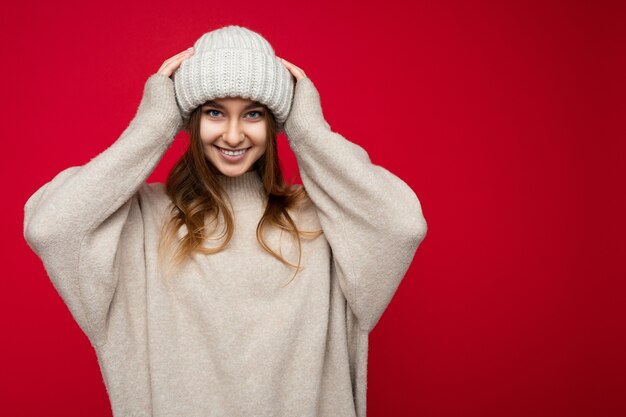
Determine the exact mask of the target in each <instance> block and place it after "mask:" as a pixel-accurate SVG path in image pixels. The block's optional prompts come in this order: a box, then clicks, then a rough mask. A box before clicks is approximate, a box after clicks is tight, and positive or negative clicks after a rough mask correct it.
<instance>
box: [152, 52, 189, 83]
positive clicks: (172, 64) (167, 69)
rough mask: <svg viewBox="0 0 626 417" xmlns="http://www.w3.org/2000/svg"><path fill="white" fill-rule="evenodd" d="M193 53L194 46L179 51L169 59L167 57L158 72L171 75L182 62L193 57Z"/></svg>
mask: <svg viewBox="0 0 626 417" xmlns="http://www.w3.org/2000/svg"><path fill="white" fill-rule="evenodd" d="M192 55H193V46H192V47H191V48H189V49H186V50H184V51H183V52H179V53H178V54H176V55H174V56H173V57H171V58H169V59H166V60H165V61H164V62H163V65H161V68H159V70H158V71H157V72H158V73H160V74H164V75H167V76H168V77H171V76H172V74H173V73H174V71H176V69H177V68H178V67H179V66H180V64H182V62H183V61H184V60H185V59H187V58H189V57H191V56H192Z"/></svg>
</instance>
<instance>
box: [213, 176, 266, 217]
mask: <svg viewBox="0 0 626 417" xmlns="http://www.w3.org/2000/svg"><path fill="white" fill-rule="evenodd" d="M216 177H217V180H218V181H219V183H220V185H221V186H222V187H223V188H224V191H226V193H227V194H228V197H229V198H230V200H231V202H232V203H233V205H234V206H235V208H236V207H238V206H240V205H247V204H250V203H255V202H259V201H262V199H263V198H265V190H264V189H263V182H262V181H261V177H260V175H259V171H258V169H255V170H252V171H247V172H244V173H243V174H241V175H237V176H236V177H230V176H228V175H224V174H221V173H218V174H216Z"/></svg>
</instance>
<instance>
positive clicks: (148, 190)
mask: <svg viewBox="0 0 626 417" xmlns="http://www.w3.org/2000/svg"><path fill="white" fill-rule="evenodd" d="M138 195H139V203H140V204H141V208H142V210H147V209H152V210H155V211H157V212H160V213H164V212H165V210H167V209H169V207H171V203H172V200H171V199H170V197H169V196H168V195H167V192H166V190H165V184H163V183H162V182H150V183H148V182H144V183H143V184H142V185H141V187H140V188H139V192H138Z"/></svg>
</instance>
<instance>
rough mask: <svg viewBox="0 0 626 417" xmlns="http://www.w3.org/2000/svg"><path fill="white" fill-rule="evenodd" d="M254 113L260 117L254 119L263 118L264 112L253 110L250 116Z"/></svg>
mask: <svg viewBox="0 0 626 417" xmlns="http://www.w3.org/2000/svg"><path fill="white" fill-rule="evenodd" d="M252 113H257V114H258V115H259V116H258V117H254V119H259V118H261V117H263V112H262V111H256V110H253V111H251V112H250V113H248V114H252Z"/></svg>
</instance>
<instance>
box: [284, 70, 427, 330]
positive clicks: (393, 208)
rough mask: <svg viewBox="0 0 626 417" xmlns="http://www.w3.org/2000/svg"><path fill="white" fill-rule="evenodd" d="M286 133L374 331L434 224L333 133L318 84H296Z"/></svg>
mask: <svg viewBox="0 0 626 417" xmlns="http://www.w3.org/2000/svg"><path fill="white" fill-rule="evenodd" d="M285 134H286V136H287V139H288V142H289V146H290V148H291V149H292V151H293V152H294V154H295V156H296V160H297V162H298V168H299V170H300V177H301V178H302V183H303V186H304V188H305V190H306V191H307V194H308V195H309V197H310V199H311V201H312V203H313V205H314V206H315V208H316V211H317V214H318V217H319V220H320V225H321V226H322V230H323V231H324V235H325V236H326V239H327V240H328V242H329V245H330V247H331V251H332V257H333V261H332V262H333V266H334V269H335V272H336V273H337V276H338V279H339V283H340V286H341V289H342V291H343V293H344V296H345V297H346V300H347V302H348V305H349V307H350V308H351V309H352V311H353V313H354V314H355V316H356V317H357V320H358V322H359V327H360V328H361V329H362V330H365V331H367V332H370V331H371V330H372V329H373V328H374V326H375V325H376V323H377V322H378V320H379V319H380V317H381V315H382V314H383V312H384V310H385V309H386V308H387V305H388V304H389V302H390V301H391V298H392V297H393V295H394V293H395V291H396V289H397V287H398V286H399V284H400V281H401V280H402V278H403V277H404V275H405V274H406V271H407V270H408V268H409V266H410V264H411V262H412V260H413V257H414V255H415V253H416V251H417V248H418V246H419V245H420V243H421V242H422V240H423V239H424V237H425V236H426V231H427V224H426V220H425V219H424V216H423V214H422V208H421V205H420V201H419V200H418V198H417V196H416V194H415V193H414V192H413V190H412V189H411V188H410V187H409V186H408V185H407V184H406V183H405V182H404V181H402V180H401V179H400V178H398V177H397V176H395V175H394V174H392V173H391V172H389V171H388V170H387V169H385V168H383V167H381V166H378V165H374V164H373V163H372V162H371V161H370V158H369V156H368V154H367V152H366V151H365V150H364V149H363V148H362V147H360V146H358V145H356V144H355V143H352V142H350V141H348V140H346V139H345V138H344V137H343V136H341V135H340V134H338V133H336V132H333V131H332V130H331V128H330V126H329V124H328V123H327V122H326V121H325V119H324V116H323V113H322V108H321V103H320V97H319V93H318V91H317V89H316V88H315V86H314V85H313V82H312V81H311V79H310V78H308V77H305V78H301V79H300V80H298V81H297V83H296V88H295V93H294V101H293V104H292V108H291V110H290V113H289V116H288V119H287V121H286V122H285Z"/></svg>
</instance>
